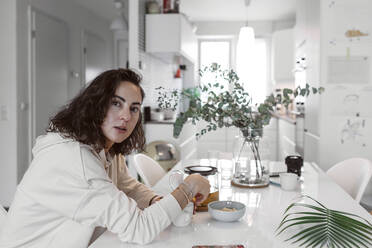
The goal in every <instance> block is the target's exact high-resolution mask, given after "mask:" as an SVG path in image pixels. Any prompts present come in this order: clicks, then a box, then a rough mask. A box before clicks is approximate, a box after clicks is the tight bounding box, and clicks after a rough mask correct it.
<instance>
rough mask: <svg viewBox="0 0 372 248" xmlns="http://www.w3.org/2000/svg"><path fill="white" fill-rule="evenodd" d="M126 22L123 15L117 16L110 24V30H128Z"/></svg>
mask: <svg viewBox="0 0 372 248" xmlns="http://www.w3.org/2000/svg"><path fill="white" fill-rule="evenodd" d="M126 29H127V27H126V24H125V22H124V20H123V18H122V17H121V16H118V17H116V18H115V19H114V20H113V21H112V22H111V24H110V30H114V31H115V30H126Z"/></svg>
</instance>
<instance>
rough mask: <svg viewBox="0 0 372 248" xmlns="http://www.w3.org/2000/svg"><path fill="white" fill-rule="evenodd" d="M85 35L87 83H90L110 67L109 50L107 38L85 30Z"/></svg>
mask: <svg viewBox="0 0 372 248" xmlns="http://www.w3.org/2000/svg"><path fill="white" fill-rule="evenodd" d="M83 37H84V38H83V42H84V64H85V83H89V82H90V81H92V80H93V79H94V78H95V77H96V76H98V75H99V74H100V73H101V72H103V71H105V70H107V69H108V68H109V52H108V48H107V45H106V42H105V40H104V39H102V38H101V37H100V36H98V35H96V34H92V33H90V32H87V31H85V32H84V33H83Z"/></svg>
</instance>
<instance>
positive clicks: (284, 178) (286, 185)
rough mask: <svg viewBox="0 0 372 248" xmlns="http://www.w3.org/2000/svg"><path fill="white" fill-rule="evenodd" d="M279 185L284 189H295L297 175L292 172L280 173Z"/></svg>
mask: <svg viewBox="0 0 372 248" xmlns="http://www.w3.org/2000/svg"><path fill="white" fill-rule="evenodd" d="M279 177H280V185H281V187H282V189H284V190H295V189H296V188H297V186H298V176H297V175H296V174H294V173H281V174H280V175H279Z"/></svg>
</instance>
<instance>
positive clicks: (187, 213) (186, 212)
mask: <svg viewBox="0 0 372 248" xmlns="http://www.w3.org/2000/svg"><path fill="white" fill-rule="evenodd" d="M193 212H194V203H192V202H189V203H188V204H187V205H186V207H185V208H184V209H183V211H182V212H181V213H180V214H179V215H178V216H177V217H176V219H174V220H173V221H172V223H173V225H175V226H178V227H184V226H187V225H189V224H190V222H191V219H192V215H193Z"/></svg>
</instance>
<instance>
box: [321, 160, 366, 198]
mask: <svg viewBox="0 0 372 248" xmlns="http://www.w3.org/2000/svg"><path fill="white" fill-rule="evenodd" d="M327 175H328V176H330V177H331V178H332V179H333V180H334V181H335V182H336V183H337V184H338V185H340V186H341V187H342V188H343V189H344V190H345V191H346V192H347V193H348V194H349V195H350V196H351V197H353V198H354V199H355V200H356V201H357V202H358V203H359V202H360V199H361V198H362V196H363V193H364V191H365V189H366V187H367V184H368V182H369V179H370V178H371V176H372V162H371V161H369V160H368V159H364V158H351V159H347V160H344V161H341V162H339V163H337V164H336V165H334V166H333V167H332V168H330V169H329V170H328V171H327Z"/></svg>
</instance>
